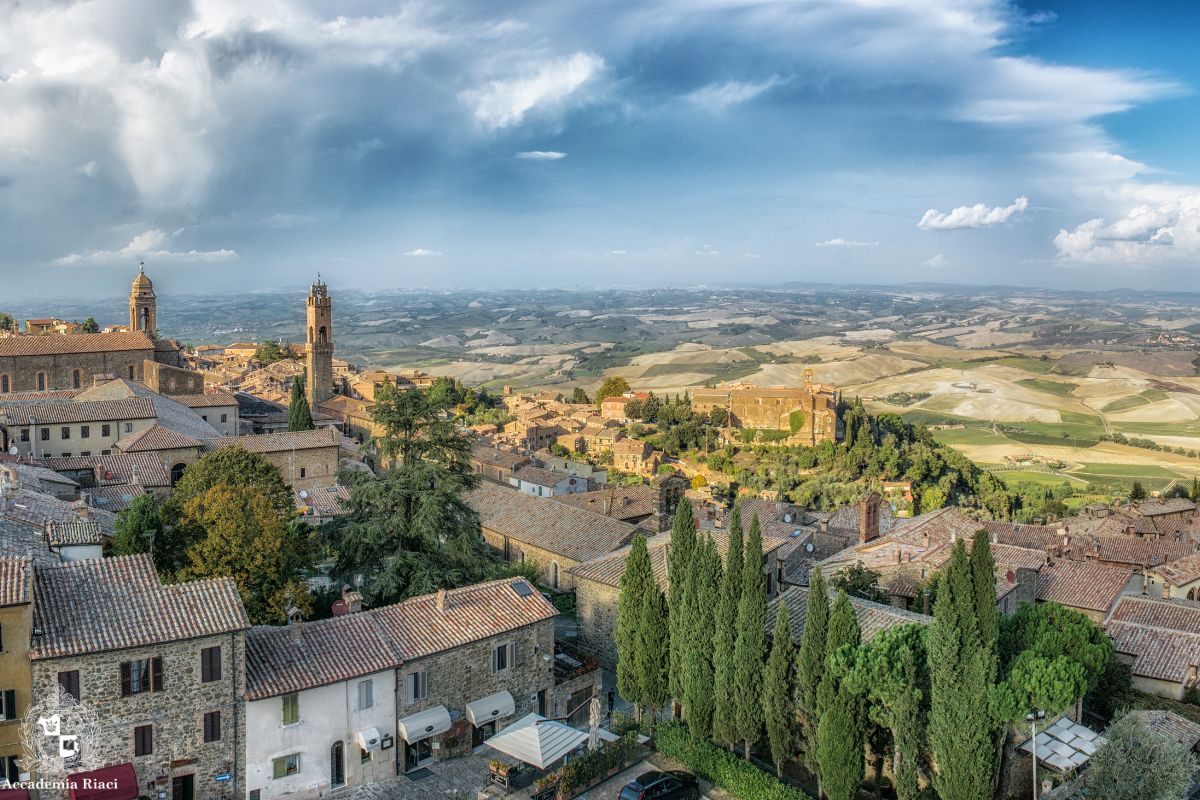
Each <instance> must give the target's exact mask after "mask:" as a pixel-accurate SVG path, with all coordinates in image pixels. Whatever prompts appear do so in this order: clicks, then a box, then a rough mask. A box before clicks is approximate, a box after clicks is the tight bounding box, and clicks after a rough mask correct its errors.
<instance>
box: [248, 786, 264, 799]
mask: <svg viewBox="0 0 1200 800" xmlns="http://www.w3.org/2000/svg"><path fill="white" fill-rule="evenodd" d="M250 800H262V789H252V790H251V791H250Z"/></svg>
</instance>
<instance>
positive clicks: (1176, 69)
mask: <svg viewBox="0 0 1200 800" xmlns="http://www.w3.org/2000/svg"><path fill="white" fill-rule="evenodd" d="M1198 20H1200V7H1197V6H1196V4H1195V3H1183V2H1178V3H1176V2H1157V3H1143V4H1133V3H1117V2H1106V1H1105V0H1090V1H1089V2H1086V3H1085V2H1053V0H1050V1H1049V2H1045V3H1033V2H1030V3H1016V2H1002V1H1001V0H858V1H857V2H838V0H686V1H684V0H636V1H632V0H576V2H570V3H563V2H561V0H554V1H551V0H527V1H526V2H515V1H513V2H506V1H505V0H489V1H488V2H468V1H466V0H464V1H463V2H442V3H431V2H424V1H423V0H416V1H414V2H374V1H373V0H337V2H333V1H332V0H331V1H328V2H325V1H322V0H193V1H192V2H182V1H180V0H174V1H172V0H88V1H87V2H72V1H70V0H20V2H17V0H0V278H2V279H3V286H4V291H5V292H6V293H7V294H8V295H10V296H14V297H16V296H23V297H28V296H47V297H48V296H58V295H65V294H72V295H87V294H90V293H100V294H103V295H113V294H120V293H123V292H124V291H125V289H124V287H125V286H126V285H127V282H128V281H129V280H131V279H132V277H133V275H135V274H136V270H137V265H138V263H139V262H142V261H144V262H145V263H146V271H147V274H149V275H151V277H152V278H153V279H154V280H155V286H156V289H157V290H159V292H160V293H161V292H162V291H163V290H164V289H165V290H167V291H175V292H201V291H203V292H222V291H229V292H239V291H248V290H263V289H270V288H271V287H275V286H296V285H301V284H305V283H307V282H308V281H309V280H311V279H312V278H313V277H315V275H316V274H317V272H320V273H321V275H322V277H323V279H324V280H327V281H328V282H329V283H330V284H331V286H335V287H336V286H337V285H339V284H340V285H343V286H377V287H445V288H454V287H511V288H538V287H568V288H569V287H573V286H577V285H578V286H585V287H590V286H636V285H646V286H690V285H696V284H702V283H709V284H718V283H722V282H736V283H756V284H762V285H773V284H781V283H786V282H792V281H804V282H835V283H868V284H871V283H876V284H899V283H906V282H912V281H924V282H939V283H978V284H1013V285H1026V286H1046V287H1050V288H1066V289H1069V288H1077V289H1089V290H1092V289H1106V288H1117V287H1129V288H1158V289H1171V288H1176V289H1179V290H1183V291H1196V290H1200V280H1197V270H1198V269H1200V152H1198V151H1197V148H1196V145H1195V143H1196V140H1197V136H1196V133H1197V126H1198V124H1200V104H1198V102H1197V94H1196V87H1197V86H1200V62H1197V60H1196V59H1195V57H1194V52H1195V45H1194V42H1195V41H1196V36H1197V33H1200V30H1198V29H1200V25H1198V24H1197V22H1198Z"/></svg>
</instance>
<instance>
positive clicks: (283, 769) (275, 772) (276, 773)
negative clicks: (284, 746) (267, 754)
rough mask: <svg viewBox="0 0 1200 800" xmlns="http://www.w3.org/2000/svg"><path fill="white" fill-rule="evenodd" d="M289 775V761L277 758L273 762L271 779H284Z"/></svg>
mask: <svg viewBox="0 0 1200 800" xmlns="http://www.w3.org/2000/svg"><path fill="white" fill-rule="evenodd" d="M285 775H287V759H286V758H277V759H275V760H274V761H272V762H271V777H272V778H282V777H284V776H285Z"/></svg>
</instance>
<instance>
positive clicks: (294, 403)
mask: <svg viewBox="0 0 1200 800" xmlns="http://www.w3.org/2000/svg"><path fill="white" fill-rule="evenodd" d="M314 428H316V426H315V425H313V418H312V409H311V408H309V407H308V398H307V397H306V396H305V394H304V378H301V377H300V376H299V375H297V376H296V379H295V380H293V381H292V398H291V401H290V402H289V403H288V431H311V430H313V429H314Z"/></svg>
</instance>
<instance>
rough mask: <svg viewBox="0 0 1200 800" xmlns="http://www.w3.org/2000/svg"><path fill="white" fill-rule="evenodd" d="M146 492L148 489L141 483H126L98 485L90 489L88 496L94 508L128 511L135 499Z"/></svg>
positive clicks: (114, 511)
mask: <svg viewBox="0 0 1200 800" xmlns="http://www.w3.org/2000/svg"><path fill="white" fill-rule="evenodd" d="M143 494H146V489H145V488H144V487H142V486H140V485H136V486H135V485H130V484H124V485H121V486H97V487H96V488H94V489H88V497H89V498H90V502H91V505H92V507H93V508H97V509H104V510H105V511H112V512H113V513H116V512H119V511H128V510H129V509H131V508H133V500H134V498H135V497H138V496H139V495H143Z"/></svg>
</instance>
